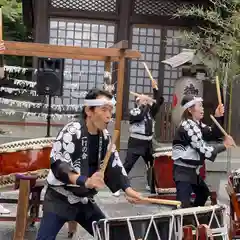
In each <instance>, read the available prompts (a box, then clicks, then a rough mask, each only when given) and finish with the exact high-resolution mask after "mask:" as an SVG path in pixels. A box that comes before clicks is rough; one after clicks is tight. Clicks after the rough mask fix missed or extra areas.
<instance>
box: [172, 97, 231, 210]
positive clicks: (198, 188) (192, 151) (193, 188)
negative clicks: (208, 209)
mask: <svg viewBox="0 0 240 240" xmlns="http://www.w3.org/2000/svg"><path fill="white" fill-rule="evenodd" d="M202 101H203V100H202V98H199V97H194V96H192V95H186V96H184V97H183V99H182V102H181V106H182V107H183V109H184V112H183V114H182V121H181V123H180V125H179V127H178V129H177V131H176V134H175V137H174V140H173V150H172V160H173V161H174V166H173V177H174V181H175V183H176V189H177V200H178V201H181V203H182V207H191V206H192V203H191V201H190V200H191V194H192V193H195V195H196V198H195V201H194V203H193V206H194V207H196V206H204V205H205V203H206V201H207V199H208V197H209V189H208V187H207V185H206V183H205V182H204V181H203V179H202V178H201V177H200V175H199V169H200V168H201V166H202V165H203V163H204V161H205V159H206V160H209V161H212V162H214V161H215V159H216V157H217V154H218V153H221V152H223V151H225V150H226V149H227V148H230V147H232V146H233V145H234V141H233V139H232V137H231V136H227V137H224V140H223V141H222V138H223V134H222V132H221V131H220V130H219V129H218V127H217V126H216V125H215V124H214V125H213V126H211V127H210V126H207V125H205V124H203V123H202V119H203V116H204V109H203V105H202ZM223 115H224V106H223V105H222V104H221V105H219V106H218V107H217V109H216V111H215V118H216V119H217V120H218V121H219V123H221V124H223ZM211 142H214V143H211Z"/></svg>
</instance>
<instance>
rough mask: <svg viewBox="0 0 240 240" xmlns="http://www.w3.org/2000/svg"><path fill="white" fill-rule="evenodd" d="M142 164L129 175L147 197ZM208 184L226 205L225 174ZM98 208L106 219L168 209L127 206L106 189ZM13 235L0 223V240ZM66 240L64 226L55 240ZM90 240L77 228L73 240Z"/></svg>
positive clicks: (29, 238)
mask: <svg viewBox="0 0 240 240" xmlns="http://www.w3.org/2000/svg"><path fill="white" fill-rule="evenodd" d="M144 171H145V168H144V164H143V161H141V160H140V161H139V162H138V163H137V164H136V166H135V168H134V169H133V172H132V174H130V178H131V182H132V186H133V187H134V188H135V189H137V190H138V191H140V192H142V193H143V194H146V195H148V194H149V193H148V192H147V191H146V190H145V183H146V182H145V177H144ZM208 182H210V183H213V184H214V185H216V186H220V185H222V186H220V187H217V188H218V197H219V198H218V199H219V200H220V203H224V204H228V199H227V196H226V193H225V189H224V185H225V182H226V174H224V173H223V174H222V175H221V174H220V175H219V173H218V174H217V176H214V175H212V174H211V177H210V178H208ZM215 182H216V183H215ZM3 195H4V197H8V198H17V197H18V194H17V192H11V193H3ZM96 201H97V202H98V204H99V206H100V207H101V208H102V210H103V211H104V212H105V214H106V215H107V216H108V217H126V216H138V215H147V214H150V215H151V214H156V213H159V212H162V211H165V210H168V209H169V208H166V207H159V206H156V205H138V206H136V205H132V204H129V203H128V202H127V201H126V200H125V198H124V196H123V195H121V197H120V198H116V197H113V196H112V195H111V193H110V192H109V191H108V190H107V189H106V190H104V191H102V192H100V193H99V195H98V196H97V198H96ZM4 206H5V207H7V208H9V209H10V210H12V214H13V215H15V214H16V206H14V205H4ZM38 226H39V225H38V224H36V227H34V228H29V229H28V231H27V233H26V237H25V240H35V236H36V232H37V229H38ZM13 233H14V223H9V222H0V240H12V239H13ZM63 239H67V226H66V225H65V226H64V227H63V228H62V230H61V231H60V233H59V234H58V236H57V240H63ZM77 239H81V240H91V239H93V238H92V237H91V236H90V235H89V234H88V233H87V232H86V231H85V230H84V229H82V228H81V227H79V229H78V233H77V236H75V237H74V238H73V240H77Z"/></svg>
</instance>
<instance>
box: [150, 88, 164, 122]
mask: <svg viewBox="0 0 240 240" xmlns="http://www.w3.org/2000/svg"><path fill="white" fill-rule="evenodd" d="M153 98H154V99H155V100H156V103H152V106H151V107H150V113H151V115H152V117H153V118H155V116H156V115H157V113H158V110H159V108H160V107H161V105H162V104H163V102H164V98H163V96H160V94H159V90H158V89H156V88H153Z"/></svg>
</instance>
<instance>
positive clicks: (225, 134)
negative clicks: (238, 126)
mask: <svg viewBox="0 0 240 240" xmlns="http://www.w3.org/2000/svg"><path fill="white" fill-rule="evenodd" d="M210 118H211V119H212V120H213V122H214V123H215V124H216V126H217V127H218V128H219V130H220V131H221V132H222V134H223V135H224V136H225V137H226V136H228V135H229V134H228V133H227V132H226V131H225V130H224V129H223V127H222V126H221V125H220V123H219V122H218V121H217V120H216V118H215V117H214V116H213V115H210ZM234 146H235V147H236V146H237V145H236V143H235V142H234Z"/></svg>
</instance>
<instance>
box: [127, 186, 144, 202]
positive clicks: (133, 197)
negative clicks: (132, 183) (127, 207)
mask: <svg viewBox="0 0 240 240" xmlns="http://www.w3.org/2000/svg"><path fill="white" fill-rule="evenodd" d="M125 194H126V196H125V197H126V199H127V200H128V201H129V202H130V203H135V204H137V203H142V202H143V197H142V195H141V194H140V193H139V192H137V191H135V190H133V189H132V188H131V187H129V188H127V189H126V190H125Z"/></svg>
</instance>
